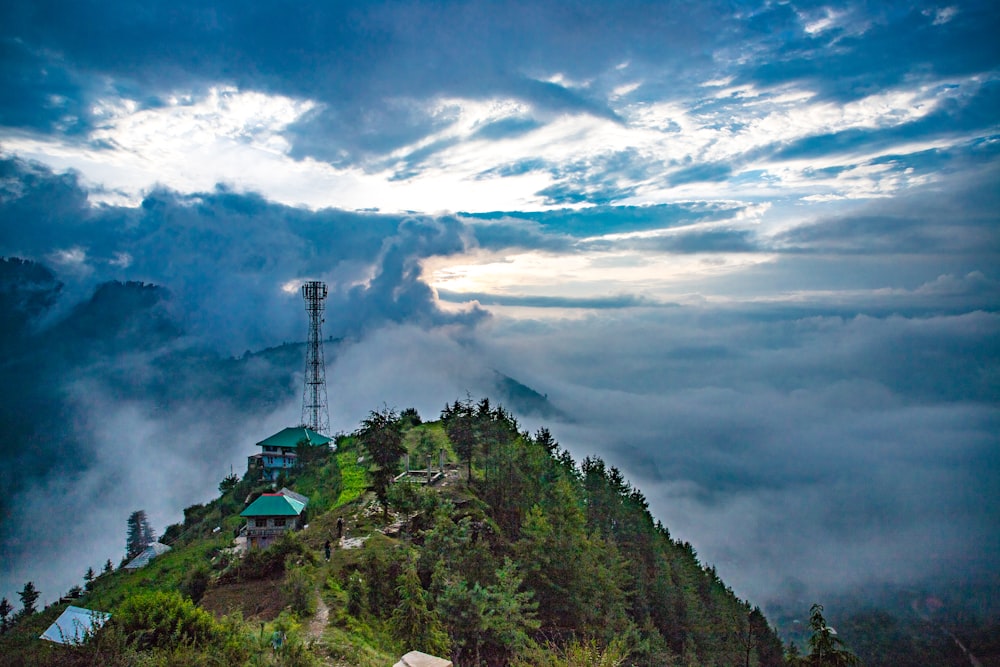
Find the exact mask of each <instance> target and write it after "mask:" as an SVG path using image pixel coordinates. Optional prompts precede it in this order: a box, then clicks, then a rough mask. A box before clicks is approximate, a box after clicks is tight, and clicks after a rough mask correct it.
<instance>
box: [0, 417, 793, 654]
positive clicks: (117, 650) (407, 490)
mask: <svg viewBox="0 0 1000 667" xmlns="http://www.w3.org/2000/svg"><path fill="white" fill-rule="evenodd" d="M394 447H395V449H394ZM390 450H391V451H390ZM441 451H443V452H444V456H443V458H444V460H445V465H444V467H443V470H440V471H439V472H441V475H440V479H438V480H437V481H436V483H435V484H433V485H430V486H427V485H425V484H421V483H419V480H422V479H423V478H424V473H421V474H420V475H418V476H417V477H416V478H415V479H414V480H413V481H406V480H405V479H404V480H400V481H399V482H396V483H392V482H391V481H390V480H391V477H392V475H391V474H388V473H394V472H395V471H396V469H397V466H399V465H401V464H399V463H398V461H399V455H401V454H403V453H404V452H406V453H408V454H409V455H410V460H412V461H426V460H427V456H428V454H430V455H431V459H432V460H434V462H435V466H434V467H435V469H437V467H438V461H440V459H439V458H438V455H437V453H439V452H441ZM387 452H389V453H390V456H389V459H385V456H386V453H387ZM392 452H395V455H394V456H395V457H396V461H397V462H396V463H393V462H392V458H393V455H391V454H392ZM301 455H302V459H303V464H302V465H301V466H300V467H299V468H298V469H296V470H295V471H294V474H291V475H288V476H287V477H283V478H282V479H279V480H278V482H277V485H278V487H279V488H280V486H282V485H287V486H289V487H290V488H292V489H294V490H295V491H296V492H298V493H301V494H303V495H305V496H307V497H308V498H309V499H310V502H309V505H308V513H309V514H308V524H309V525H308V527H307V528H305V529H304V530H302V531H301V532H296V533H287V534H286V535H285V536H283V537H282V538H281V539H280V540H279V541H278V542H277V543H276V544H274V545H273V546H271V547H270V548H268V549H265V550H251V551H249V552H248V553H246V554H245V555H242V557H241V555H240V554H239V553H238V552H237V551H236V550H234V549H233V548H232V545H233V536H234V535H235V534H237V533H238V532H239V530H240V526H241V525H242V523H243V520H242V519H241V518H240V517H239V513H240V511H242V509H243V508H244V507H245V506H246V505H247V503H248V501H250V500H251V499H252V498H253V497H255V496H256V495H259V494H260V493H261V492H263V491H267V490H269V489H270V488H271V487H270V485H269V484H268V483H263V482H260V481H259V480H258V479H256V474H254V475H251V474H249V473H248V474H247V475H246V476H245V477H244V478H243V479H242V480H238V481H237V480H236V479H230V480H225V481H224V482H223V484H222V485H221V487H220V488H221V489H222V490H223V493H222V494H221V495H220V496H219V497H218V498H217V499H215V500H213V501H212V502H210V503H207V504H206V505H193V506H191V507H188V508H186V509H185V512H184V522H183V523H181V524H177V525H173V526H170V527H168V528H167V530H166V531H165V532H164V535H163V538H162V540H163V541H164V542H166V543H169V544H170V545H171V546H172V547H173V549H172V550H171V551H170V552H168V553H166V554H164V555H162V556H159V557H157V558H156V559H155V560H153V561H152V562H151V563H150V564H149V565H148V566H147V567H145V568H143V569H141V570H138V571H136V572H127V571H125V570H121V569H120V570H116V571H112V572H107V573H104V574H102V575H100V576H98V577H96V578H95V579H94V580H93V581H91V582H89V583H88V585H87V588H88V590H87V591H84V592H82V595H81V596H80V597H79V598H78V599H74V600H72V603H73V604H74V605H76V606H82V607H86V608H90V609H97V610H102V611H110V612H112V618H111V621H109V623H108V624H107V626H105V628H104V629H103V630H101V631H100V632H99V633H97V635H96V637H94V638H93V640H92V641H90V642H89V643H87V644H86V645H84V646H82V647H78V648H67V647H63V646H57V645H53V644H49V643H47V642H42V641H39V640H37V639H36V638H37V637H38V635H39V634H41V632H42V631H43V630H44V629H45V627H47V625H48V624H49V623H51V622H52V620H53V619H54V618H55V617H56V616H57V615H58V614H59V613H60V612H61V610H62V609H64V608H65V606H66V605H67V604H68V603H69V601H65V602H63V603H60V604H56V605H52V606H50V607H49V608H47V609H45V610H43V611H42V612H39V613H37V614H33V615H28V616H26V617H24V618H20V619H18V622H17V624H16V625H15V627H13V628H12V629H11V630H10V631H8V632H7V633H5V634H4V636H3V637H2V638H0V654H2V655H4V656H6V658H5V660H7V663H6V664H11V665H63V664H96V662H99V663H100V664H107V665H114V664H137V663H141V664H220V665H222V664H225V665H230V664H283V665H311V664H326V665H356V666H359V667H360V666H366V665H388V664H392V663H393V662H395V660H396V659H398V657H399V656H400V655H402V654H403V653H405V652H406V651H409V650H421V651H424V652H426V653H432V654H437V655H446V656H449V657H451V658H452V659H453V660H454V662H455V664H456V665H462V666H466V665H491V666H492V665H569V664H594V665H597V664H602V665H605V664H606V665H617V664H634V665H718V666H722V665H737V664H739V665H743V664H751V665H781V664H784V657H783V647H782V644H781V642H780V641H779V640H778V638H777V636H776V635H775V633H774V632H773V631H772V629H771V628H770V626H769V625H768V624H767V622H766V621H765V620H764V617H763V615H762V614H760V612H759V610H756V609H753V608H751V607H750V605H749V604H748V603H746V602H744V601H742V600H739V599H738V598H737V597H736V596H735V595H734V594H733V593H732V591H731V590H730V589H729V588H728V587H727V586H726V585H725V584H724V583H723V582H722V581H721V580H720V579H719V577H718V575H717V573H716V571H715V570H714V568H712V567H711V566H705V565H703V564H701V563H700V562H699V561H698V558H697V554H696V553H695V550H694V549H693V547H692V546H691V545H690V544H688V543H683V542H679V541H677V540H674V539H672V538H671V536H670V533H669V531H668V530H667V528H666V527H664V526H663V525H662V524H660V523H659V522H657V521H655V520H654V518H653V517H652V516H651V514H650V512H649V510H648V507H647V504H646V501H645V499H644V497H643V495H642V493H641V492H640V491H639V490H638V489H635V488H633V487H632V486H631V485H630V484H629V483H628V482H627V481H626V480H625V479H624V478H623V477H622V475H621V473H620V472H619V471H618V470H617V469H615V468H614V467H608V466H607V465H606V464H605V463H604V462H603V461H601V460H599V459H593V458H587V459H585V460H583V461H581V462H579V463H578V462H575V461H574V460H573V459H572V458H571V457H570V455H569V454H568V452H566V451H565V450H564V449H562V448H561V447H560V446H559V445H558V443H556V442H555V440H554V439H553V438H552V435H551V434H550V433H549V432H548V431H547V430H545V429H541V430H539V431H538V432H537V433H535V434H533V435H532V434H529V433H526V432H521V431H520V430H519V426H518V423H517V421H516V420H515V419H514V418H513V416H511V415H510V414H509V413H508V412H507V411H506V410H505V409H504V408H502V407H499V406H496V407H494V406H492V405H491V404H490V402H489V401H488V400H486V399H484V400H482V401H480V402H479V403H476V404H473V403H472V402H471V401H466V402H457V401H456V402H455V403H454V404H452V405H449V406H446V407H445V409H444V410H443V412H442V415H441V419H440V421H436V422H431V423H421V420H420V417H419V415H417V414H416V411H413V410H407V411H404V412H403V413H402V416H400V415H397V414H396V413H395V412H394V411H388V410H385V411H381V412H373V413H372V417H371V418H370V419H369V420H366V421H365V423H364V424H362V427H361V428H359V429H358V431H357V432H355V433H354V434H352V435H349V436H340V437H338V438H337V449H336V452H333V451H331V450H330V449H329V448H327V447H317V448H309V447H306V448H305V449H303V450H302V452H301ZM379 460H386V461H388V463H385V464H384V465H383V466H379V465H377V464H376V463H375V462H376V461H379ZM413 467H417V465H416V464H415V463H414V466H413ZM338 520H343V522H344V526H345V534H344V535H343V539H339V540H338V539H337V535H336V532H337V524H338ZM327 541H331V542H333V543H334V548H333V553H332V554H331V557H330V559H329V560H326V557H325V553H324V544H325V543H326V542H327ZM276 633H277V634H278V635H279V636H280V635H281V634H282V633H283V637H284V641H283V644H282V646H281V648H280V649H278V650H275V649H274V648H273V647H272V645H271V639H272V637H274V636H275V634H276ZM95 661H96V662H95Z"/></svg>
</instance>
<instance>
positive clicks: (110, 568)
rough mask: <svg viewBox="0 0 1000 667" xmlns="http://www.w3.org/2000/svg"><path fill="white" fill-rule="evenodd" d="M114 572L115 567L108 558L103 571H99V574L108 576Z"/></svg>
mask: <svg viewBox="0 0 1000 667" xmlns="http://www.w3.org/2000/svg"><path fill="white" fill-rule="evenodd" d="M114 571H115V566H114V563H112V562H111V559H110V558H109V559H107V560H106V561H104V569H103V570H102V571H101V574H110V573H112V572H114Z"/></svg>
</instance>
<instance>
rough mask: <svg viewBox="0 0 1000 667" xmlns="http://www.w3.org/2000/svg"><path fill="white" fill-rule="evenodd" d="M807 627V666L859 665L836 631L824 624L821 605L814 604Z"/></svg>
mask: <svg viewBox="0 0 1000 667" xmlns="http://www.w3.org/2000/svg"><path fill="white" fill-rule="evenodd" d="M809 627H810V628H812V631H813V632H812V636H811V637H809V649H810V651H809V656H808V657H807V658H806V664H807V665H815V666H816V667H841V666H842V665H860V664H861V661H860V660H858V657H857V656H856V655H854V654H853V653H851V652H850V651H848V650H847V649H846V648H844V642H843V641H842V640H841V639H840V637H838V636H837V633H836V631H834V629H833V628H831V627H830V626H828V625H827V624H826V619H825V618H823V605H821V604H814V605H813V606H812V608H810V610H809Z"/></svg>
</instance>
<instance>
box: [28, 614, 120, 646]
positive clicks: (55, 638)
mask: <svg viewBox="0 0 1000 667" xmlns="http://www.w3.org/2000/svg"><path fill="white" fill-rule="evenodd" d="M109 618H111V614H109V613H107V612H106V611H92V610H90V609H83V608H82V607H73V606H70V607H66V610H65V611H63V613H62V614H60V615H59V618H57V619H56V622H55V623H53V624H52V625H50V626H49V629H48V630H46V631H45V632H43V633H42V635H41V639H47V640H49V641H50V642H55V643H56V644H70V645H79V644H82V643H83V642H85V641H86V640H87V639H88V638H89V637H91V636H93V634H94V633H95V632H97V631H98V630H100V629H101V626H102V625H104V623H105V622H106V621H107V620H108V619H109Z"/></svg>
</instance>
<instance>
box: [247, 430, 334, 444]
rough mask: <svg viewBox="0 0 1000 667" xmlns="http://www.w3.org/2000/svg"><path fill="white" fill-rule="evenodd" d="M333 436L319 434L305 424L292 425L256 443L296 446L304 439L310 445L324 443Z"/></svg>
mask: <svg viewBox="0 0 1000 667" xmlns="http://www.w3.org/2000/svg"><path fill="white" fill-rule="evenodd" d="M332 439H333V438H328V437H326V436H325V435H320V434H319V433H317V432H316V431H314V430H312V429H309V428H306V427H305V426H294V427H289V428H285V429H282V430H280V431H278V432H277V433H275V434H274V435H272V436H271V437H270V438H267V439H266V440H261V441H260V442H258V443H257V446H258V447H298V446H299V443H300V442H302V441H303V440H305V441H306V442H308V443H309V444H310V445H325V444H327V443H328V442H330V441H331V440H332Z"/></svg>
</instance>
